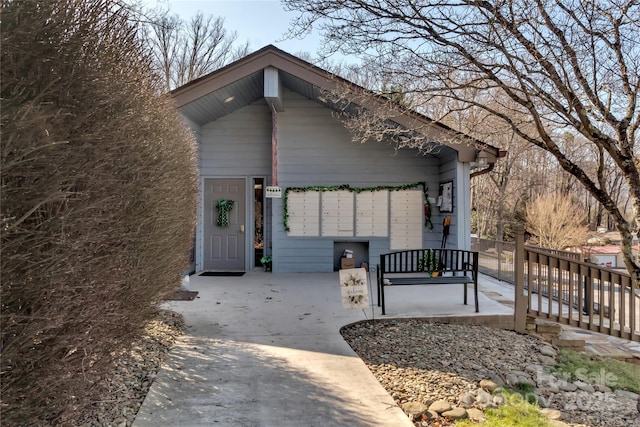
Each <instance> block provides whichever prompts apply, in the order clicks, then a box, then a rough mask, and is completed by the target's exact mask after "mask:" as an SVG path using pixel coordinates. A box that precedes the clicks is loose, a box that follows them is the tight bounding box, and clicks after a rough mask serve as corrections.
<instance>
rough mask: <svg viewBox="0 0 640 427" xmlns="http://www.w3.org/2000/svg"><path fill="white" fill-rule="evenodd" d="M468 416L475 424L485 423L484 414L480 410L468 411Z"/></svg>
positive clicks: (472, 409)
mask: <svg viewBox="0 0 640 427" xmlns="http://www.w3.org/2000/svg"><path fill="white" fill-rule="evenodd" d="M467 416H468V417H469V419H470V420H471V421H473V422H475V423H481V422H484V421H485V417H484V412H482V411H481V410H480V409H478V408H471V409H467Z"/></svg>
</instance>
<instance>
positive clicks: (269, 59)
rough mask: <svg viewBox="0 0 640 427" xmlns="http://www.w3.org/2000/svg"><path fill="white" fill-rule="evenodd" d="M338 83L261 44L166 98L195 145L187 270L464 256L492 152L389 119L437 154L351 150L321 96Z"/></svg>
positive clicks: (428, 124) (310, 268) (413, 119)
mask: <svg viewBox="0 0 640 427" xmlns="http://www.w3.org/2000/svg"><path fill="white" fill-rule="evenodd" d="M338 81H339V82H345V81H344V80H342V79H339V78H337V77H336V76H333V75H332V74H330V73H328V72H326V71H324V70H322V69H320V68H318V67H316V66H313V65H312V64H310V63H308V62H305V61H303V60H301V59H299V58H297V57H295V56H292V55H290V54H288V53H286V52H283V51H281V50H279V49H277V48H275V47H273V46H267V47H265V48H263V49H261V50H259V51H257V52H255V53H252V54H250V55H248V56H246V57H245V58H243V59H240V60H238V61H236V62H234V63H232V64H230V65H228V66H226V67H224V68H222V69H220V70H217V71H215V72H213V73H211V74H209V75H206V76H204V77H202V78H199V79H197V80H195V81H192V82H190V83H188V84H186V85H184V86H182V87H180V88H178V89H176V90H174V91H173V92H172V95H173V97H174V99H175V102H176V103H177V107H178V109H179V111H180V112H181V114H182V115H183V117H184V118H185V121H186V122H187V123H188V124H189V126H190V127H191V129H193V132H194V133H195V135H196V137H197V141H198V153H199V169H200V180H201V181H200V187H201V203H200V210H199V218H198V227H197V235H196V247H195V253H196V255H195V262H196V270H197V271H202V270H252V269H254V268H256V267H260V258H261V257H262V256H263V255H271V256H272V257H273V271H274V272H329V271H334V270H336V269H337V268H339V267H340V264H339V261H340V257H341V255H342V254H343V252H344V251H345V250H351V251H353V254H354V259H355V265H356V266H359V265H360V263H363V262H367V263H369V264H371V265H375V264H376V263H377V260H378V256H379V254H380V253H385V252H389V251H390V250H393V249H405V248H421V247H440V246H441V245H442V244H443V243H444V244H446V246H447V247H448V248H464V249H468V248H470V220H469V215H470V194H469V179H470V178H469V177H470V170H471V169H472V167H473V166H474V165H475V164H476V160H477V158H478V157H479V154H480V153H481V152H482V154H481V156H480V157H482V158H483V159H485V160H487V161H488V163H489V164H492V163H494V162H495V161H496V159H497V157H498V156H499V151H498V149H496V148H495V147H491V146H489V145H486V144H482V143H481V142H479V141H475V140H472V139H471V138H469V137H466V136H465V135H461V134H459V133H457V132H455V131H454V130H452V129H450V128H448V127H446V126H444V125H442V124H439V123H436V122H433V121H432V120H430V119H429V118H427V117H425V116H422V115H419V114H410V115H403V116H401V117H398V118H396V119H394V121H396V123H397V124H398V125H400V126H409V125H412V124H416V123H418V124H420V125H421V126H422V128H421V132H423V133H424V134H425V135H427V136H428V137H429V138H430V140H431V141H433V142H434V143H436V144H438V145H439V148H438V149H437V150H435V151H433V152H432V153H430V154H428V155H422V154H420V153H418V151H417V150H415V149H399V150H397V149H396V146H395V145H393V144H391V143H390V142H389V141H372V142H369V143H366V144H359V143H354V142H353V141H352V138H351V135H350V134H349V132H348V131H347V129H346V128H345V126H344V124H343V122H342V121H341V120H340V119H339V118H338V117H337V115H336V114H335V110H336V108H335V106H334V105H332V104H331V102H329V101H327V99H326V97H325V96H324V95H325V94H326V91H328V90H331V89H332V88H333V87H335V84H336V82H338ZM363 90H364V89H363ZM374 99H375V98H374ZM374 102H375V101H374ZM362 107H365V108H369V107H370V106H369V105H363V106H362ZM427 204H428V205H430V206H429V207H428V208H430V211H429V212H426V209H428V208H427V207H425V205H427ZM438 205H440V207H439V206H438ZM445 208H446V209H445ZM445 216H450V217H451V225H450V232H449V235H448V237H447V240H446V242H443V240H444V239H443V225H442V224H443V219H444V217H445ZM429 220H430V221H431V223H432V224H433V227H432V228H431V227H430V222H429Z"/></svg>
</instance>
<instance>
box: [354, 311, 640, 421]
mask: <svg viewBox="0 0 640 427" xmlns="http://www.w3.org/2000/svg"><path fill="white" fill-rule="evenodd" d="M342 335H343V336H344V338H345V340H346V341H347V342H348V343H349V344H350V345H351V347H352V348H353V349H354V351H355V352H356V353H357V354H358V355H359V356H360V357H361V358H362V360H363V361H364V362H365V363H366V365H367V366H368V367H369V369H370V370H371V372H372V373H373V374H374V375H375V377H376V378H377V379H378V381H379V382H380V383H381V384H382V386H383V387H384V388H385V389H386V390H387V391H388V392H389V394H391V396H392V397H393V398H394V399H395V401H396V402H397V404H398V405H399V406H400V407H402V408H403V410H404V411H405V413H407V415H408V416H409V417H410V418H411V419H412V420H413V421H414V424H415V425H416V426H436V425H438V426H448V425H454V424H453V421H452V420H454V419H459V418H470V419H472V420H478V421H480V420H482V419H483V418H484V415H483V414H484V410H486V409H487V408H495V407H498V406H501V405H503V404H505V403H507V404H508V403H518V402H505V398H504V396H503V395H502V394H501V393H500V389H501V387H505V386H511V387H516V386H517V385H518V384H526V385H527V386H526V387H527V388H529V389H530V390H532V392H528V393H524V394H523V395H522V398H523V399H535V400H536V401H537V402H538V403H539V405H540V406H541V407H542V408H544V409H543V412H545V413H546V415H547V417H548V418H549V419H551V420H553V423H554V424H555V425H559V426H563V425H571V426H591V427H596V426H616V427H617V426H620V427H622V426H640V419H639V414H638V410H637V408H636V404H637V401H638V395H636V394H634V393H630V392H625V391H615V392H614V391H612V390H611V389H610V388H609V387H608V386H607V384H599V383H598V381H593V382H592V383H591V384H589V383H585V382H581V381H573V382H571V381H567V379H568V378H569V377H568V376H565V373H563V375H561V377H562V378H558V376H555V375H551V374H550V373H549V370H548V367H549V366H552V365H554V364H555V357H556V354H557V351H556V350H557V349H555V348H553V347H552V346H551V345H549V344H547V343H545V342H544V341H541V340H539V339H537V338H535V337H532V336H529V335H522V334H517V333H515V332H512V331H506V330H502V329H495V328H490V327H485V326H475V325H456V324H443V323H431V322H429V321H426V320H416V319H403V320H393V321H389V320H384V321H376V322H371V321H369V322H362V323H358V324H355V325H351V326H348V327H345V328H343V330H342ZM566 374H568V373H566ZM605 378H606V376H605Z"/></svg>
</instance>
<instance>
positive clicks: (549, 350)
mask: <svg viewBox="0 0 640 427" xmlns="http://www.w3.org/2000/svg"><path fill="white" fill-rule="evenodd" d="M540 354H542V355H543V356H549V357H556V356H557V355H558V352H557V351H556V349H555V348H553V347H551V346H550V345H543V346H542V347H540Z"/></svg>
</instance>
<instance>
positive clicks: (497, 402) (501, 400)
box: [492, 394, 507, 406]
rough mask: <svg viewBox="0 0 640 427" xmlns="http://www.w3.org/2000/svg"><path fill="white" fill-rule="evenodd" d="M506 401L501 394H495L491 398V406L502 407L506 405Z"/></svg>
mask: <svg viewBox="0 0 640 427" xmlns="http://www.w3.org/2000/svg"><path fill="white" fill-rule="evenodd" d="M506 401H507V400H506V399H505V397H504V396H503V395H501V394H497V395H495V396H493V399H492V402H493V404H494V405H496V406H502V405H504V404H505V403H506Z"/></svg>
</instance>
